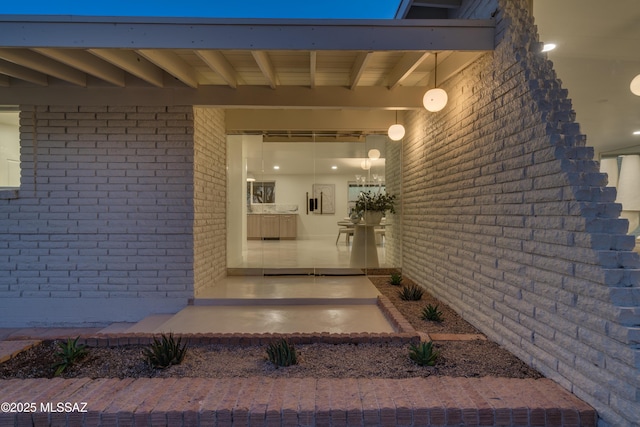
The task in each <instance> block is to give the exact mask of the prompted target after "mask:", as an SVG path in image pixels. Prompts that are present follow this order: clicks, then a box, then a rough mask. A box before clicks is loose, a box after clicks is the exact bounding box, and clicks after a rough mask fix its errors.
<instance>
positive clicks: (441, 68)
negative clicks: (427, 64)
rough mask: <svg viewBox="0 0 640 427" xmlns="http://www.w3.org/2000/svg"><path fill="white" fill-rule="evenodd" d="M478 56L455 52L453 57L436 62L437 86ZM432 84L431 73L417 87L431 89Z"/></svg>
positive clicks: (473, 53) (477, 54)
mask: <svg viewBox="0 0 640 427" xmlns="http://www.w3.org/2000/svg"><path fill="white" fill-rule="evenodd" d="M480 55H482V54H481V53H478V52H456V54H455V55H453V54H451V55H449V56H447V57H446V58H445V59H444V60H442V62H440V61H438V86H440V85H441V84H442V82H445V81H447V80H448V79H450V78H451V77H453V76H455V75H456V74H458V73H459V72H460V71H461V70H462V69H464V68H466V67H467V66H468V65H469V64H471V63H472V62H473V61H475V60H476V59H478V57H479V56H480ZM434 84H435V82H434V73H433V72H431V73H429V75H428V76H426V77H425V78H423V79H422V80H421V81H420V82H418V84H417V86H428V87H431V86H433V85H434Z"/></svg>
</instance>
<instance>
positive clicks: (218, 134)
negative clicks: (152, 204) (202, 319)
mask: <svg viewBox="0 0 640 427" xmlns="http://www.w3.org/2000/svg"><path fill="white" fill-rule="evenodd" d="M194 122H195V134H194V146H195V150H194V151H195V163H194V226H193V232H194V238H193V244H194V266H193V268H194V274H195V278H194V281H195V296H196V297H197V296H198V292H199V291H201V290H202V288H203V287H205V286H207V285H208V286H211V284H212V283H214V282H215V281H216V280H218V279H221V278H223V277H225V276H226V273H227V270H226V266H227V258H226V257H227V240H226V236H227V231H226V229H227V226H226V210H227V193H226V192H227V175H226V164H227V151H226V150H227V142H226V134H225V123H224V111H223V110H220V109H212V108H195V109H194Z"/></svg>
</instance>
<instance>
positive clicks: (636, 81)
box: [629, 74, 640, 96]
mask: <svg viewBox="0 0 640 427" xmlns="http://www.w3.org/2000/svg"><path fill="white" fill-rule="evenodd" d="M629 89H631V93H632V94H634V95H637V96H640V74H638V75H637V76H635V77H634V78H633V80H631V84H630V85H629Z"/></svg>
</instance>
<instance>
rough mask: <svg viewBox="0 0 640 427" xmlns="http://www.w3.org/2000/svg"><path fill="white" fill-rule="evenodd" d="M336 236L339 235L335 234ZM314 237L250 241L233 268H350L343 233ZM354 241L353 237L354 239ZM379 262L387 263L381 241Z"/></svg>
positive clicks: (383, 264)
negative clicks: (340, 234)
mask: <svg viewBox="0 0 640 427" xmlns="http://www.w3.org/2000/svg"><path fill="white" fill-rule="evenodd" d="M336 236H337V234H336ZM336 236H327V237H325V238H319V239H314V240H248V241H247V250H246V251H244V252H243V254H242V261H239V262H237V263H232V264H230V265H229V267H230V268H295V267H316V268H349V259H350V257H351V245H347V244H346V240H345V239H346V238H345V236H344V235H342V236H341V238H340V240H339V241H338V244H336ZM351 241H353V239H351ZM377 248H378V261H379V263H380V267H381V268H386V267H391V266H388V265H387V264H386V254H385V248H384V245H382V244H379V245H378V246H377Z"/></svg>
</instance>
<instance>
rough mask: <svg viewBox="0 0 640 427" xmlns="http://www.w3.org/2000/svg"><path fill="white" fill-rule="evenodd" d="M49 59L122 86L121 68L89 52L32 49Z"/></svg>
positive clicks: (122, 75)
mask: <svg viewBox="0 0 640 427" xmlns="http://www.w3.org/2000/svg"><path fill="white" fill-rule="evenodd" d="M32 50H34V51H36V52H38V53H40V54H42V55H45V56H48V57H49V58H51V59H55V60H56V61H59V62H62V63H63V64H66V65H69V66H70V67H73V68H77V69H78V70H81V71H84V72H85V73H87V74H91V75H92V76H95V77H97V78H99V79H102V80H104V81H106V82H109V83H111V84H114V85H116V86H120V87H124V71H122V69H120V68H118V67H116V66H114V65H111V64H110V63H108V62H105V61H103V60H101V59H99V58H97V57H95V56H93V55H91V54H90V53H87V52H85V51H82V50H76V49H64V50H61V49H50V48H35V49H32Z"/></svg>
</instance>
